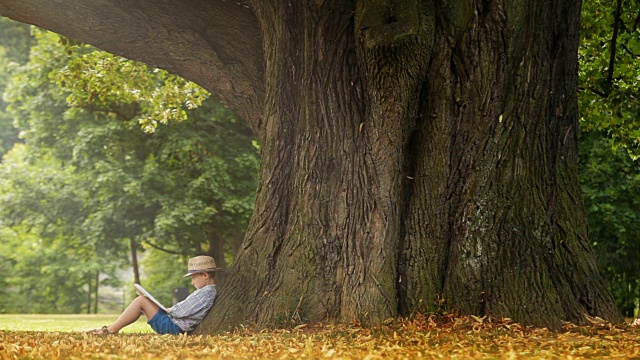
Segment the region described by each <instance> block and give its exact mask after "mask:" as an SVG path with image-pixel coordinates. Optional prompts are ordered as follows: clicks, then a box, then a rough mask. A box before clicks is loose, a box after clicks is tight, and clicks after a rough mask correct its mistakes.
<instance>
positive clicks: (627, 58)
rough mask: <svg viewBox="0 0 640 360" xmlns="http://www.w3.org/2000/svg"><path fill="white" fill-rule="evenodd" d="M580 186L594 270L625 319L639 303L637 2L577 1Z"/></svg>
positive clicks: (639, 14)
mask: <svg viewBox="0 0 640 360" xmlns="http://www.w3.org/2000/svg"><path fill="white" fill-rule="evenodd" d="M579 59H580V72H579V79H580V80H579V81H580V92H579V94H578V100H579V105H580V115H581V119H580V120H581V121H580V126H581V130H582V136H581V139H580V181H581V184H582V189H583V192H584V195H585V203H586V206H587V211H588V218H589V227H590V234H589V235H590V237H591V240H592V242H593V243H594V247H595V250H596V254H597V256H598V260H599V264H600V268H601V271H603V272H604V275H605V277H606V278H607V280H608V281H609V283H610V289H611V291H612V293H613V295H614V297H615V299H616V302H617V303H618V305H619V307H620V309H621V310H622V312H623V314H625V316H628V317H631V316H634V315H637V313H638V310H637V309H638V303H639V299H640V282H639V281H640V226H639V222H638V220H639V218H638V216H639V215H638V209H640V207H639V206H638V205H639V201H640V198H639V197H638V196H639V195H640V193H639V189H640V167H639V166H640V164H638V161H637V160H636V161H633V160H632V158H637V157H638V156H640V116H639V115H638V114H640V97H639V95H640V94H639V92H638V89H639V88H640V2H639V1H637V0H626V1H621V0H616V1H602V0H587V1H584V2H583V11H582V38H581V46H580V52H579Z"/></svg>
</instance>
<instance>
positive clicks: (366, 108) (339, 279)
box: [0, 0, 621, 332]
mask: <svg viewBox="0 0 640 360" xmlns="http://www.w3.org/2000/svg"><path fill="white" fill-rule="evenodd" d="M10 2H11V1H10V0H0V13H7V14H12V15H13V17H14V18H19V19H22V20H23V21H27V20H29V21H31V22H35V23H38V21H41V22H46V20H42V19H41V18H38V17H37V16H33V17H32V18H31V19H28V17H29V16H28V15H25V13H24V12H21V11H20V9H21V7H20V6H13V7H12V6H9V5H6V3H10ZM27 2H29V3H35V4H38V5H37V6H36V5H33V6H32V7H31V8H30V10H33V9H34V8H47V7H50V6H49V5H46V4H48V3H47V2H46V1H44V0H29V1H27ZM68 3H74V1H66V2H63V3H59V4H58V3H57V6H65V5H64V4H68ZM99 3H100V4H101V6H102V7H101V8H100V9H102V10H104V7H107V6H122V7H126V6H128V5H127V4H128V3H127V2H125V1H124V0H120V1H118V0H115V1H109V2H105V1H99ZM143 3H144V6H142V5H141V6H140V7H136V12H131V13H127V15H126V17H124V18H123V19H122V20H120V21H121V22H122V23H121V24H120V25H121V26H120V27H119V28H118V29H117V30H114V32H113V33H114V34H116V33H118V34H119V35H120V36H126V35H127V31H128V30H127V29H129V28H131V29H134V30H129V31H134V32H135V31H138V30H135V29H139V26H138V25H135V26H134V25H130V26H128V24H129V22H135V21H136V19H137V21H140V20H141V21H147V22H152V23H153V24H152V25H154V26H167V27H169V28H171V29H174V27H177V28H178V29H181V28H182V27H184V31H185V33H186V34H191V32H189V31H191V30H193V27H194V26H193V25H190V23H189V21H188V20H187V19H193V17H195V18H196V19H197V23H199V22H201V21H205V20H206V17H207V16H212V15H211V14H213V13H215V11H213V10H212V9H213V8H216V7H219V8H220V9H221V11H229V12H231V13H233V9H231V8H230V7H229V5H228V3H229V2H222V1H206V2H202V3H199V2H197V1H195V0H192V1H189V2H186V3H185V4H183V5H171V4H169V3H165V2H159V1H152V0H146V1H143ZM196 4H199V5H198V6H203V7H205V8H207V10H208V11H207V12H199V11H194V7H195V6H196ZM204 4H206V6H205V5H204ZM222 4H224V5H222ZM3 6H4V7H3ZM170 6H181V8H180V10H181V11H174V12H172V17H171V18H160V19H156V18H154V17H153V16H147V17H144V16H141V17H139V16H138V15H139V14H141V13H142V14H144V11H145V10H144V9H146V8H149V9H150V10H148V12H149V14H157V13H158V11H159V10H158V9H161V8H162V9H164V10H167V9H166V8H167V7H170ZM239 7H241V8H242V9H241V10H238V12H237V13H234V14H235V15H236V16H237V17H239V18H241V19H242V20H243V21H242V22H240V23H241V24H242V26H247V25H246V24H248V23H251V21H250V20H251V18H252V17H253V18H255V20H256V23H257V24H259V28H258V29H257V30H256V29H255V28H254V27H252V26H248V27H247V29H248V33H249V34H252V33H256V34H261V35H260V36H261V43H262V49H263V50H262V51H263V54H261V55H262V56H263V57H264V62H263V64H264V67H261V66H255V62H250V64H248V62H245V64H244V67H243V64H242V63H237V62H234V61H233V59H232V57H231V55H233V52H229V51H227V52H219V51H217V50H216V49H217V48H218V47H224V45H225V44H224V41H217V42H216V43H213V42H212V41H209V43H210V44H209V45H211V47H212V49H213V50H212V53H213V54H214V55H215V54H218V55H219V54H222V53H224V54H226V55H227V56H228V58H225V57H221V56H217V57H215V60H216V61H213V62H211V64H210V65H207V64H209V63H208V60H207V59H198V60H199V61H200V63H198V64H197V65H193V66H196V68H197V70H198V71H203V70H204V69H210V70H211V71H222V72H223V75H224V74H226V75H229V74H230V75H229V76H233V74H236V73H240V72H242V71H241V70H242V69H245V70H246V71H248V74H249V76H244V77H242V78H241V79H242V80H243V81H244V82H242V84H246V81H245V80H247V78H251V79H262V78H263V79H264V82H258V83H256V84H255V89H254V90H253V92H250V93H247V92H244V93H243V92H242V89H232V91H234V90H237V91H238V92H240V93H241V94H240V95H241V96H240V99H241V100H237V101H235V100H233V99H231V100H229V101H227V104H229V105H230V106H232V107H234V106H235V107H234V108H235V109H236V110H237V111H238V112H239V113H241V114H242V115H243V116H245V117H248V118H247V120H248V121H249V123H250V124H251V125H252V126H253V128H254V130H255V131H256V133H257V134H258V136H259V138H260V141H261V145H262V164H261V169H260V178H261V181H260V186H259V189H258V194H257V201H256V206H255V212H254V216H253V219H252V222H251V224H250V227H249V229H248V232H247V236H246V238H245V241H244V242H243V244H242V246H241V248H240V250H239V252H238V254H237V257H236V258H235V259H234V262H233V264H232V265H231V267H230V269H229V276H228V277H227V279H226V281H225V284H224V285H223V286H222V287H221V288H220V289H219V298H218V300H217V302H216V305H215V306H214V308H213V310H212V311H211V312H210V314H209V316H208V317H207V318H206V319H205V321H204V322H203V325H202V326H200V327H199V328H198V329H197V331H198V332H204V331H214V330H218V329H225V328H228V327H231V326H236V325H238V324H242V323H258V324H260V325H283V324H291V323H296V322H314V321H325V322H326V321H343V322H348V321H352V320H360V321H363V322H365V323H369V324H375V323H379V322H381V321H384V320H385V319H388V318H393V317H395V316H397V315H398V314H401V315H408V314H411V313H412V312H414V311H425V310H429V309H430V307H431V306H447V307H448V308H451V309H455V310H457V311H459V312H460V313H462V314H476V315H491V316H497V317H509V318H511V319H513V320H514V321H519V322H523V323H526V324H534V325H540V326H550V327H556V328H557V327H558V326H559V325H560V324H561V321H563V320H566V321H572V322H576V323H584V322H585V317H584V315H585V314H588V315H591V316H600V317H603V318H605V319H609V320H612V321H620V320H621V317H620V314H619V312H618V310H617V309H616V308H615V304H614V301H613V299H612V297H611V296H610V294H609V292H608V291H607V288H606V285H605V284H604V282H603V280H602V277H601V276H600V274H599V272H598V269H597V268H596V265H595V259H594V255H593V253H592V250H591V246H590V244H589V240H588V238H587V225H586V216H585V211H584V208H583V205H582V199H581V193H580V188H579V186H578V179H577V171H576V166H577V163H576V156H577V151H576V147H577V132H578V127H577V101H576V90H577V89H576V86H577V45H578V29H579V14H580V1H579V0H532V1H516V0H504V1H501V0H489V1H484V0H483V1H479V0H478V1H471V2H469V1H461V0H445V1H424V0H421V1H416V0H369V1H364V0H361V1H357V4H356V2H354V1H346V0H344V1H322V0H315V1H311V0H300V1H283V0H260V1H258V0H256V1H253V2H252V3H251V6H247V7H244V6H239ZM247 8H248V9H250V10H251V11H252V13H251V15H247V14H246V9H247ZM16 9H17V10H16ZM83 10H84V11H86V10H87V9H86V8H83ZM176 10H177V9H176ZM60 11H61V10H60ZM103 13H104V11H103ZM99 14H100V12H97V11H96V12H95V13H92V15H93V16H94V17H93V18H92V19H91V21H92V22H94V23H100V24H102V23H107V24H109V23H111V21H114V20H113V19H112V18H107V19H102V18H101V17H100V15H99ZM21 16H22V17H21ZM217 20H220V21H222V22H216V24H215V26H216V27H220V28H224V21H225V20H224V19H219V18H218V19H217ZM192 21H193V20H192ZM226 21H227V23H226V24H227V26H234V24H233V21H231V20H226ZM167 22H168V23H169V25H166V24H165V23H167ZM176 24H177V25H176ZM48 26H49V27H50V28H52V29H54V30H56V31H63V32H64V30H65V26H70V25H65V24H63V23H57V22H55V21H52V23H48ZM74 31H75V32H74ZM74 31H71V30H69V31H68V32H69V33H74V34H80V37H81V38H82V39H83V40H85V41H91V40H92V39H93V37H94V36H92V35H91V34H92V33H91V31H90V30H86V31H84V32H83V31H79V30H78V29H75V30H74ZM222 33H223V34H224V33H229V32H228V31H227V32H224V31H223V32H222ZM135 34H138V33H137V32H135ZM100 36H103V37H104V35H95V37H97V38H100ZM159 36H160V37H167V35H166V34H165V33H161V34H160V35H159ZM243 36H248V35H247V34H243ZM140 38H141V37H140V36H138V37H134V39H140ZM168 38H170V39H174V38H175V36H168ZM100 39H101V40H100V41H97V42H96V43H97V45H98V46H101V45H102V46H104V47H107V48H108V47H109V46H112V47H113V46H114V45H113V44H112V43H109V42H108V41H107V42H105V41H104V39H102V38H100ZM107 40H108V36H107ZM101 41H102V42H101ZM134 42H135V41H134ZM258 42H260V41H258ZM242 43H246V44H254V42H253V41H251V40H250V39H249V40H247V39H245V38H243V39H242ZM134 45H135V44H134ZM156 45H157V43H156V42H154V43H151V46H150V47H151V49H150V50H149V51H151V52H153V51H154V49H155V48H162V46H156ZM188 46H189V44H188V42H187V43H185V42H183V41H180V42H179V44H178V46H177V47H176V49H183V48H185V47H187V48H188ZM192 46H196V47H197V46H202V44H200V43H197V44H195V45H194V44H192ZM132 47H133V50H131V52H132V53H134V55H135V57H136V58H137V59H140V60H145V56H144V52H143V51H142V52H141V50H140V47H136V46H133V45H132ZM168 48H169V49H170V50H171V48H170V47H168ZM118 49H119V51H120V52H121V53H123V54H125V55H126V54H127V49H126V48H122V49H121V48H118ZM250 50H251V51H254V52H255V51H256V49H251V48H249V47H248V48H247V51H250ZM257 51H258V52H260V51H261V50H260V49H257ZM209 53H210V52H207V51H198V52H195V54H209ZM252 54H254V53H253V52H252ZM172 56H174V57H175V54H174V55H172ZM185 56H189V55H185ZM170 57H171V56H170ZM149 58H150V59H156V60H157V57H154V56H150V57H149ZM252 59H253V57H252ZM218 60H220V61H218ZM163 61H169V60H163ZM225 61H227V62H226V63H225ZM179 64H182V65H183V63H179ZM190 64H191V63H190ZM221 64H222V65H221ZM249 65H251V66H249ZM225 66H226V68H225ZM168 67H170V68H172V69H174V70H175V71H177V72H178V73H179V74H184V75H187V76H188V77H189V78H190V79H192V80H195V81H198V77H197V76H194V74H195V75H197V74H198V71H194V70H193V68H190V67H186V68H185V69H183V68H181V67H180V66H179V65H173V66H168ZM229 69H231V70H229ZM225 71H226V72H225ZM211 78H212V76H208V77H203V79H202V81H198V82H200V83H201V84H202V85H203V86H205V87H206V88H207V89H209V90H211V91H214V92H216V93H223V95H225V96H229V95H230V94H231V92H232V91H229V89H228V88H226V87H224V86H223V87H220V85H219V84H217V83H215V82H211V81H210V80H211ZM255 103H259V104H264V105H263V106H261V107H260V109H247V108H246V107H247V106H249V105H251V104H255Z"/></svg>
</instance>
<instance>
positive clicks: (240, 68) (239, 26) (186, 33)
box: [0, 0, 264, 135]
mask: <svg viewBox="0 0 640 360" xmlns="http://www.w3.org/2000/svg"><path fill="white" fill-rule="evenodd" d="M0 15H2V16H7V17H9V18H12V19H14V20H17V21H21V22H25V23H29V24H33V25H37V26H40V27H43V28H45V29H48V30H51V31H54V32H57V33H60V34H62V35H65V36H68V37H71V38H75V39H78V40H80V41H83V42H86V43H89V44H92V45H94V46H96V47H98V48H101V49H104V50H106V51H108V52H111V53H113V54H116V55H121V56H124V57H127V58H129V59H133V60H138V61H141V62H144V63H146V64H149V65H152V66H155V67H158V68H162V69H166V70H168V71H170V72H172V73H175V74H177V75H180V76H182V77H184V78H186V79H189V80H192V81H195V82H197V83H198V84H200V85H201V86H203V87H204V88H206V89H207V90H209V91H210V92H211V93H213V94H214V95H216V96H218V97H220V100H221V101H222V103H223V104H225V105H226V106H228V107H229V108H231V109H232V110H234V111H235V112H236V113H237V114H238V115H240V116H241V117H243V118H245V119H246V120H247V121H248V122H249V124H250V125H251V127H252V128H253V129H254V131H256V133H257V134H258V135H260V126H261V116H262V103H263V98H264V60H263V49H262V41H261V34H260V27H259V23H258V20H257V18H256V16H255V14H254V13H253V11H252V10H251V9H249V8H248V7H246V6H245V5H243V4H241V3H240V4H239V2H236V1H225V0H208V1H207V0H185V1H161V0H139V1H127V0H92V1H83V0H22V1H14V0H0Z"/></svg>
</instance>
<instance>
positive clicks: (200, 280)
mask: <svg viewBox="0 0 640 360" xmlns="http://www.w3.org/2000/svg"><path fill="white" fill-rule="evenodd" d="M188 269H189V271H188V273H187V274H186V275H184V277H187V276H189V277H191V284H192V285H193V286H195V288H196V291H194V292H193V293H192V294H191V295H189V296H188V297H187V298H186V299H184V301H181V302H179V303H177V304H175V305H174V306H173V307H171V308H169V309H167V310H168V311H169V312H168V313H167V312H165V311H164V310H162V309H160V308H159V307H158V305H156V304H155V303H153V302H152V301H151V300H149V299H148V298H146V297H144V296H138V297H137V298H135V299H133V301H132V302H131V304H130V305H129V306H128V307H127V308H126V309H125V310H124V312H123V313H122V315H120V317H119V318H118V319H117V320H116V321H115V322H114V323H113V324H111V325H109V326H103V327H102V328H100V329H96V330H91V331H89V332H87V333H88V334H93V335H107V334H116V333H117V332H118V331H120V329H122V328H123V327H125V326H127V325H129V324H132V323H133V322H135V321H136V320H138V318H140V315H142V314H144V315H145V316H146V317H147V319H149V321H147V323H148V324H149V325H151V328H152V329H153V330H154V331H155V332H157V333H158V334H181V333H185V332H189V331H191V330H193V329H194V328H195V327H196V325H198V324H199V323H200V322H201V321H202V319H204V316H205V315H206V314H207V312H208V311H209V309H210V308H211V306H213V302H214V300H215V298H216V285H215V272H216V270H218V268H217V267H216V262H215V261H214V260H213V258H212V257H210V256H196V257H194V258H191V259H189V266H188Z"/></svg>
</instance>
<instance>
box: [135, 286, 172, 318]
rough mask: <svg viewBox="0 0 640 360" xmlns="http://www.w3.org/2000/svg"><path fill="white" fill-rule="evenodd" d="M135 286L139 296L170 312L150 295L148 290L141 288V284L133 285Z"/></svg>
mask: <svg viewBox="0 0 640 360" xmlns="http://www.w3.org/2000/svg"><path fill="white" fill-rule="evenodd" d="M133 286H134V287H135V288H136V292H137V293H138V295H141V296H144V297H146V298H148V299H149V300H151V301H153V302H154V303H155V304H156V305H158V307H160V309H162V310H164V311H165V312H169V310H167V308H166V307H164V306H162V304H160V302H159V301H158V300H156V298H154V297H153V295H151V294H149V292H148V291H147V290H145V289H144V288H143V287H142V286H140V284H133Z"/></svg>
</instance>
